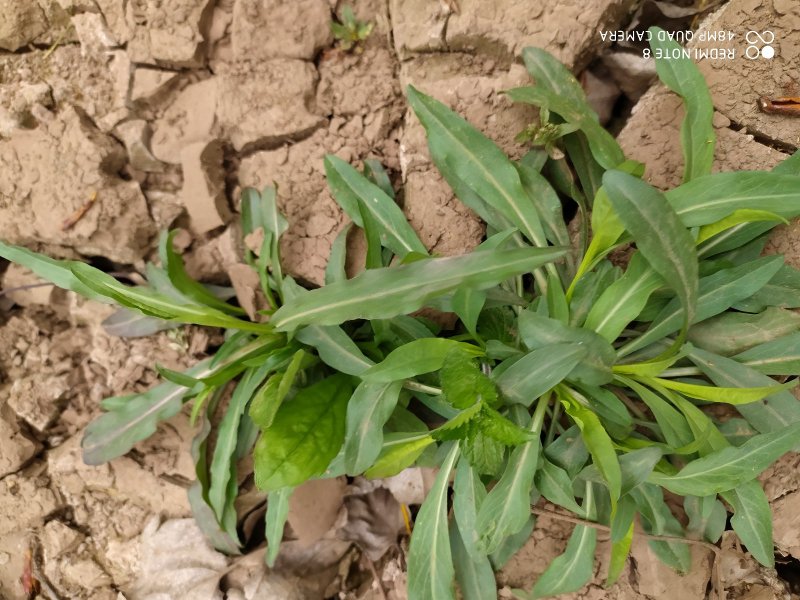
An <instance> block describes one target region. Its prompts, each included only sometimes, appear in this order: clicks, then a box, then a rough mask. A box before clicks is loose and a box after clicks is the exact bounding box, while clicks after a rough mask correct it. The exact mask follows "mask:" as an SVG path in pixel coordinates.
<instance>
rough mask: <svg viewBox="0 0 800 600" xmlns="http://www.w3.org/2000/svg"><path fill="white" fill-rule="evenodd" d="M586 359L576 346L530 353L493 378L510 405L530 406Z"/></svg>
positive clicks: (584, 351)
mask: <svg viewBox="0 0 800 600" xmlns="http://www.w3.org/2000/svg"><path fill="white" fill-rule="evenodd" d="M585 356H586V348H585V347H584V346H582V345H579V344H555V345H553V346H549V347H545V348H540V349H539V350H534V351H533V352H529V353H528V354H526V355H525V356H523V357H522V358H520V359H519V360H517V361H516V362H515V363H514V364H513V365H511V367H509V368H508V369H506V370H505V371H503V372H502V373H501V374H500V375H499V376H497V377H496V378H495V383H496V384H497V387H498V388H500V391H501V392H502V393H503V395H504V396H505V397H506V399H507V400H508V401H509V402H516V403H519V404H522V405H524V406H530V405H531V404H532V403H533V402H534V400H536V399H537V398H538V397H539V396H541V395H542V394H545V393H546V392H547V391H548V390H550V389H551V388H553V387H554V386H555V385H556V384H558V383H560V382H561V381H563V380H564V378H565V377H567V375H569V374H570V372H571V371H572V369H574V368H575V366H576V365H577V364H578V363H579V362H580V361H581V359H583V358H584V357H585Z"/></svg>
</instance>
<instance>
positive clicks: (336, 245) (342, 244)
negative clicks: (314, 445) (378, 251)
mask: <svg viewBox="0 0 800 600" xmlns="http://www.w3.org/2000/svg"><path fill="white" fill-rule="evenodd" d="M352 228H353V224H352V223H348V224H347V225H345V226H344V227H342V229H341V231H339V233H337V234H336V237H335V238H334V239H333V244H332V245H331V253H330V255H328V264H327V265H325V285H330V284H332V283H336V282H337V281H347V272H346V271H345V265H346V264H347V235H348V234H349V233H350V230H351V229H352Z"/></svg>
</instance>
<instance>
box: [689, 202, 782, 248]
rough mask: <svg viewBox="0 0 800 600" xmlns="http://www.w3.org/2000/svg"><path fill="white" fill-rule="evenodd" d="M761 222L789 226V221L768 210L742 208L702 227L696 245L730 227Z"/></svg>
mask: <svg viewBox="0 0 800 600" xmlns="http://www.w3.org/2000/svg"><path fill="white" fill-rule="evenodd" d="M762 221H774V222H775V224H777V223H783V224H785V225H788V224H789V221H787V220H786V219H784V218H783V217H782V216H780V215H776V214H775V213H772V212H769V211H768V210H753V209H749V208H742V209H739V210H735V211H733V212H732V213H731V214H729V215H728V216H727V217H725V218H724V219H720V220H719V221H717V222H716V223H710V224H709V225H703V226H702V227H701V228H700V231H699V232H698V233H697V243H698V244H702V243H703V242H705V241H706V240H708V239H710V238H712V237H714V236H715V235H717V234H718V233H722V232H723V231H726V230H728V229H730V228H732V227H735V226H737V225H741V224H742V223H759V222H762Z"/></svg>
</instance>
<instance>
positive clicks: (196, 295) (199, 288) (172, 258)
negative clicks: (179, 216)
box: [158, 229, 247, 316]
mask: <svg viewBox="0 0 800 600" xmlns="http://www.w3.org/2000/svg"><path fill="white" fill-rule="evenodd" d="M176 233H178V230H177V229H173V230H172V231H170V232H168V233H167V232H164V233H162V234H161V239H160V241H159V245H158V254H159V257H160V258H161V266H162V268H163V269H164V270H166V272H167V275H168V276H169V280H170V282H171V283H172V285H174V286H175V288H176V289H177V290H178V291H179V292H181V293H182V294H183V295H184V296H186V297H187V298H189V299H191V300H192V301H193V302H197V303H198V304H204V305H206V306H209V307H211V308H215V309H217V310H220V311H222V312H225V313H228V314H231V315H239V316H243V315H246V314H247V313H246V312H245V311H244V309H242V308H239V307H238V306H232V305H230V304H228V303H227V302H223V301H222V300H220V299H219V298H217V297H216V296H215V295H214V294H212V293H211V292H209V291H208V289H207V288H206V287H205V286H204V285H203V284H201V283H200V282H198V281H195V280H194V279H192V278H191V277H189V274H188V273H187V272H186V269H185V267H184V266H183V259H182V258H181V256H180V255H179V254H178V253H177V252H175V248H174V246H173V243H172V242H173V239H174V238H175V234H176Z"/></svg>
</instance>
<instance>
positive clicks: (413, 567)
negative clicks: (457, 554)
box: [408, 444, 458, 600]
mask: <svg viewBox="0 0 800 600" xmlns="http://www.w3.org/2000/svg"><path fill="white" fill-rule="evenodd" d="M457 458H458V444H453V447H452V448H451V449H450V451H449V452H448V454H447V457H446V458H445V459H444V462H443V463H442V466H441V468H440V469H439V473H438V475H437V476H436V481H435V482H434V484H433V487H432V488H431V490H430V492H428V497H427V498H425V502H424V503H423V504H422V507H421V508H420V510H419V514H418V515H417V520H416V523H415V524H414V534H413V535H412V536H411V544H410V546H409V549H408V598H409V600H448V599H452V600H454V599H455V590H454V589H453V584H454V581H453V580H454V577H455V571H454V569H453V562H452V554H451V552H450V539H449V535H448V529H449V528H448V523H447V490H448V487H449V486H448V481H449V479H450V472H451V471H452V470H453V466H454V465H455V462H456V459H457Z"/></svg>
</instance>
